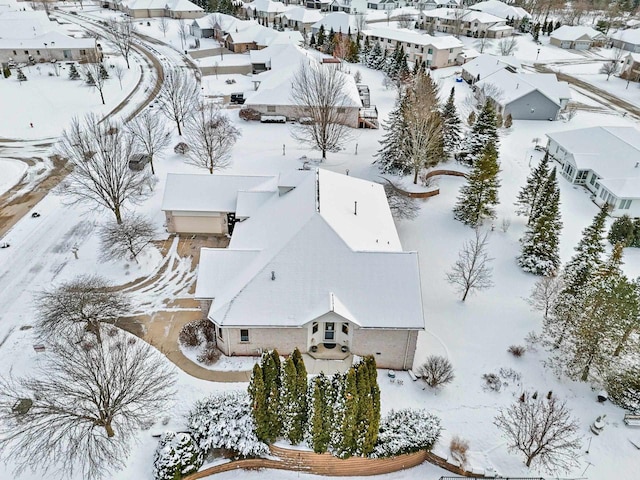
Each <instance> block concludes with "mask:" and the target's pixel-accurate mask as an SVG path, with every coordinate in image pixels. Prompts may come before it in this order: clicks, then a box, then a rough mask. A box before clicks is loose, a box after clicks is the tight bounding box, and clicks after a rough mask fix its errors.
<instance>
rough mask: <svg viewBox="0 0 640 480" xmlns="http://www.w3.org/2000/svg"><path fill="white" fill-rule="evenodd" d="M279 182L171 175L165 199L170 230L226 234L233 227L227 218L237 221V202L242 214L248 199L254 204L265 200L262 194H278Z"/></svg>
mask: <svg viewBox="0 0 640 480" xmlns="http://www.w3.org/2000/svg"><path fill="white" fill-rule="evenodd" d="M277 183H278V177H276V176H265V175H242V176H240V175H218V174H215V175H211V174H202V175H193V174H175V173H171V174H169V175H167V183H166V185H165V190H164V197H163V199H162V210H163V211H164V213H165V216H166V219H167V222H166V227H167V231H168V232H170V233H177V234H182V233H183V234H187V235H199V234H201V235H227V234H229V233H230V230H231V227H232V225H229V220H228V219H229V218H232V219H233V218H235V214H236V211H238V203H240V204H241V205H240V209H241V210H242V211H244V210H247V208H248V206H249V207H250V206H251V205H248V206H247V201H248V200H249V199H251V200H252V201H253V202H254V203H255V202H260V201H264V199H262V197H261V195H260V193H261V192H264V191H270V192H273V191H277V188H278V187H277ZM239 196H240V197H242V201H240V202H239V201H238V197H239ZM261 199H262V200H261ZM243 215H245V216H246V213H245V214H243Z"/></svg>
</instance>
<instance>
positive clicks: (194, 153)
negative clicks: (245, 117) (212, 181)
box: [186, 103, 241, 173]
mask: <svg viewBox="0 0 640 480" xmlns="http://www.w3.org/2000/svg"><path fill="white" fill-rule="evenodd" d="M187 125H188V129H187V134H186V137H187V141H188V142H189V147H190V149H189V151H188V152H187V158H188V162H189V163H191V164H192V165H195V166H196V167H202V168H206V169H207V170H209V173H213V171H214V170H218V169H223V168H226V167H228V166H229V163H230V161H231V149H232V148H233V146H234V145H235V143H236V141H237V140H238V138H240V135H241V133H240V130H238V129H237V128H236V127H235V125H234V124H233V122H232V121H231V119H230V118H229V117H228V116H227V115H226V114H225V113H224V112H223V111H221V110H220V108H218V107H217V106H216V105H213V104H210V103H209V104H204V103H203V104H200V105H199V106H198V108H197V109H196V112H195V113H194V114H193V116H191V117H190V118H189V121H188V124H187Z"/></svg>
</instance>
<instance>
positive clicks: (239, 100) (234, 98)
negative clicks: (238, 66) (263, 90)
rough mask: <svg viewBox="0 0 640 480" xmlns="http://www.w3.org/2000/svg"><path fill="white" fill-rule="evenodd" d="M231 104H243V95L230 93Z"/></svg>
mask: <svg viewBox="0 0 640 480" xmlns="http://www.w3.org/2000/svg"><path fill="white" fill-rule="evenodd" d="M231 103H234V104H236V105H242V104H244V93H242V92H239V93H232V94H231Z"/></svg>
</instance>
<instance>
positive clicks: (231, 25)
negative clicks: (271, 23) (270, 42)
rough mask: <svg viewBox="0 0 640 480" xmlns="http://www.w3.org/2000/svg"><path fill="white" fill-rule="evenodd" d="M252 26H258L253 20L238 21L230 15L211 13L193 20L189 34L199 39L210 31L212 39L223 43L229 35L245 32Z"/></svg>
mask: <svg viewBox="0 0 640 480" xmlns="http://www.w3.org/2000/svg"><path fill="white" fill-rule="evenodd" d="M196 22H197V24H196ZM254 25H258V22H256V21H255V20H240V19H239V18H236V17H234V16H232V15H226V14H224V13H212V14H210V15H207V16H206V17H203V18H201V19H198V20H195V21H194V23H193V24H192V25H191V34H192V35H193V36H195V37H200V36H204V35H205V34H208V33H209V31H211V34H212V35H211V36H212V37H213V38H215V39H216V40H218V41H219V42H224V40H225V38H226V36H227V35H228V34H229V33H231V32H239V31H241V30H246V29H247V28H250V27H253V26H254ZM198 33H200V34H199V35H198ZM205 38H209V37H205Z"/></svg>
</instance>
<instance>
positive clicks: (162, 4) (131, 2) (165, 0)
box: [121, 0, 204, 12]
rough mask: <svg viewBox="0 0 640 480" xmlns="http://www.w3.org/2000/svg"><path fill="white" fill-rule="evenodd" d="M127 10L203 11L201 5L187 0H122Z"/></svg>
mask: <svg viewBox="0 0 640 480" xmlns="http://www.w3.org/2000/svg"><path fill="white" fill-rule="evenodd" d="M121 4H122V5H123V6H124V7H126V8H128V9H129V10H171V11H173V12H204V9H203V8H202V7H199V6H198V5H196V4H195V3H192V2H190V1H189V0H123V1H122V2H121Z"/></svg>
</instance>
